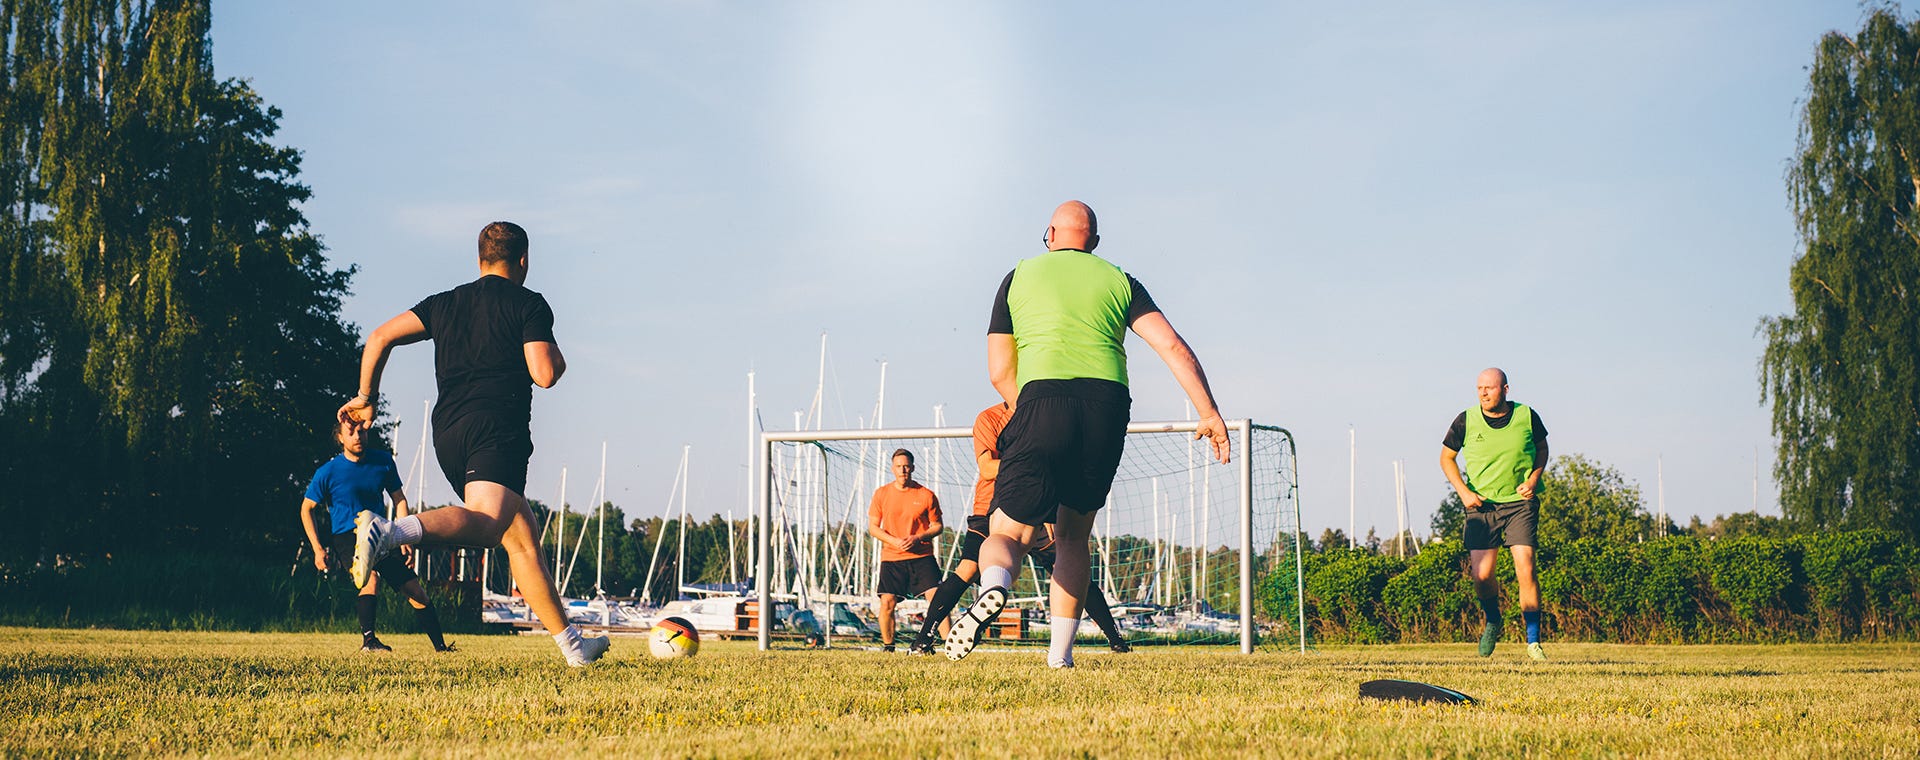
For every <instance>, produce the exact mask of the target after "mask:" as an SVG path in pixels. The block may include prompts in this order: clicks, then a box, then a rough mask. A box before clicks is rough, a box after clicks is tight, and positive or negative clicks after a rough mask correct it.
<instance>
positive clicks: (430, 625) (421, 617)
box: [413, 603, 447, 649]
mask: <svg viewBox="0 0 1920 760" xmlns="http://www.w3.org/2000/svg"><path fill="white" fill-rule="evenodd" d="M413 622H414V623H415V624H417V625H419V626H420V630H422V631H425V632H426V634H427V640H428V641H431V642H433V648H434V649H446V648H447V642H446V641H445V640H443V639H441V638H440V615H439V613H437V612H435V611H434V609H433V604H432V603H428V604H427V606H425V607H420V608H418V609H415V610H414V611H413Z"/></svg>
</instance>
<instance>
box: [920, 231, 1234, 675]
mask: <svg viewBox="0 0 1920 760" xmlns="http://www.w3.org/2000/svg"><path fill="white" fill-rule="evenodd" d="M1098 233H1099V229H1098V227H1097V226H1096V222H1095V219H1094V215H1093V209H1091V208H1089V207H1088V206H1087V204H1085V203H1081V202H1079V201H1068V202H1066V203H1063V204H1060V207H1059V208H1057V209H1054V212H1053V219H1052V220H1051V221H1050V222H1048V225H1047V231H1046V234H1045V235H1044V236H1043V237H1042V241H1043V242H1044V243H1045V244H1046V246H1047V252H1046V253H1045V254H1042V255H1039V256H1035V257H1033V258H1031V259H1027V260H1025V261H1022V262H1020V263H1019V265H1018V266H1016V267H1014V270H1013V271H1012V272H1011V273H1008V275H1007V277H1006V279H1005V280H1002V281H1001V283H1000V292H999V294H998V295H996V296H995V297H994V303H993V312H992V317H991V319H990V321H989V322H988V326H987V373H988V377H989V378H990V379H991V380H992V381H993V387H994V389H995V390H997V391H999V392H1000V398H1001V399H1003V400H1005V401H1006V402H1007V404H1008V405H1009V406H1011V407H1013V416H1012V418H1010V419H1009V420H1007V427H1006V429H1005V430H1004V431H1002V432H1001V434H1000V451H1001V460H1000V468H999V473H998V477H997V478H995V487H994V492H993V508H992V513H991V514H990V515H989V518H988V520H989V522H988V527H989V533H990V535H989V536H988V537H987V539H986V541H984V542H983V543H982V544H981V545H980V586H981V588H983V589H985V590H984V591H981V592H980V596H979V598H978V599H976V600H974V603H973V606H972V607H969V608H968V609H967V611H966V613H965V614H963V615H961V616H960V619H959V620H958V621H956V622H955V623H954V625H953V631H952V633H950V634H948V636H947V644H946V654H947V658H948V659H953V660H958V659H960V658H962V657H965V656H967V655H968V654H969V653H971V652H972V651H973V649H974V647H975V646H977V645H978V644H979V642H980V637H981V636H982V635H984V634H985V633H986V629H987V624H988V623H990V622H991V621H992V620H993V619H994V618H995V617H997V616H998V615H999V614H1000V610H1001V609H1002V608H1004V607H1005V606H1006V604H1007V589H1008V588H1010V587H1012V586H1013V570H1014V568H1016V567H1019V565H1020V560H1021V559H1023V558H1024V557H1025V556H1026V553H1027V546H1028V545H1029V544H1031V543H1033V538H1034V531H1035V530H1036V529H1039V528H1040V526H1043V525H1045V524H1047V523H1054V526H1055V531H1054V541H1055V544H1056V549H1055V551H1056V554H1057V559H1056V560H1055V562H1054V568H1053V583H1052V593H1051V595H1050V597H1049V600H1048V605H1049V607H1051V609H1052V612H1051V615H1052V620H1051V634H1050V643H1051V646H1049V647H1048V651H1047V665H1048V666H1049V667H1054V668H1070V667H1073V638H1074V635H1075V634H1077V633H1078V632H1079V628H1080V613H1081V608H1082V604H1081V598H1082V597H1083V596H1084V595H1085V594H1086V592H1087V586H1088V584H1087V580H1088V578H1089V569H1090V565H1091V564H1092V563H1091V560H1090V557H1089V552H1088V547H1087V537H1088V536H1089V535H1091V534H1092V532H1093V518H1094V514H1095V512H1097V511H1098V510H1099V509H1100V507H1101V506H1102V505H1103V504H1105V503H1106V500H1107V491H1108V490H1110V489H1111V488H1112V487H1113V474H1114V471H1115V470H1116V469H1117V468H1118V467H1119V466H1120V452H1121V449H1122V448H1123V447H1125V446H1126V433H1127V421H1128V413H1129V411H1130V409H1131V407H1132V405H1133V399H1132V398H1131V397H1130V396H1129V395H1128V392H1127V350H1126V346H1125V343H1126V337H1127V329H1128V328H1132V330H1133V332H1134V334H1136V335H1139V336H1140V337H1141V339H1143V340H1145V341H1146V342H1147V345H1149V346H1152V347H1153V350H1154V352H1155V353H1157V354H1159V356H1160V359H1161V360H1162V361H1164V362H1166V364H1167V367H1168V369H1170V370H1172V372H1173V376H1174V379H1175V380H1177V381H1179V383H1180V387H1181V388H1182V389H1184V390H1185V391H1186V392H1187V398H1188V399H1189V400H1190V401H1192V402H1193V408H1194V410H1195V411H1197V412H1198V413H1199V415H1200V424H1199V427H1198V429H1197V432H1196V433H1195V437H1196V438H1205V439H1207V440H1208V441H1209V442H1210V443H1211V444H1212V446H1213V451H1214V455H1215V456H1216V457H1217V458H1218V459H1219V460H1220V461H1221V462H1222V463H1225V462H1226V461H1227V460H1228V459H1229V456H1230V453H1231V452H1230V444H1229V442H1228V440H1227V425H1226V422H1225V421H1224V420H1222V419H1221V418H1220V411H1219V409H1218V408H1217V407H1216V406H1215V405H1214V401H1213V390H1212V389H1211V388H1209V387H1208V386H1207V375H1206V372H1205V371H1204V370H1202V369H1201V367H1200V360H1199V358H1198V357H1196V356H1194V354H1193V350H1192V349H1191V348H1189V347H1188V346H1187V342H1186V341H1185V340H1184V339H1182V338H1181V337H1180V334H1179V333H1178V332H1175V331H1174V329H1173V325H1172V324H1171V323H1169V322H1168V321H1167V318H1166V315H1164V314H1162V313H1161V312H1160V308H1159V307H1158V306H1155V305H1154V303H1153V298H1152V297H1150V296H1148V295H1147V290H1146V288H1144V287H1142V286H1141V285H1140V283H1139V282H1138V281H1137V280H1135V279H1133V278H1132V277H1131V276H1129V275H1127V273H1126V272H1123V271H1121V270H1120V268H1119V267H1116V266H1114V265H1112V264H1110V263H1107V261H1106V260H1104V259H1101V258H1100V257H1098V256H1095V255H1093V249H1094V247H1095V246H1097V245H1099V243H1100V235H1099V234H1098Z"/></svg>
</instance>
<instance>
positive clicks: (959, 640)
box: [945, 586, 1007, 661]
mask: <svg viewBox="0 0 1920 760" xmlns="http://www.w3.org/2000/svg"><path fill="white" fill-rule="evenodd" d="M1006 606H1007V590H1006V589H1003V588H1000V587H998V586H995V587H993V588H990V589H987V590H985V591H982V592H980V598H978V599H975V600H973V606H971V607H968V608H967V611H966V612H964V613H962V614H961V615H960V619H959V620H956V621H954V623H953V629H952V630H951V631H949V632H947V645H946V647H945V651H946V654H947V659H949V660H956V661H957V660H959V659H961V658H963V657H966V656H967V655H969V654H973V648H974V647H977V646H979V645H980V639H982V638H984V637H986V635H987V626H988V625H990V624H992V623H993V621H994V619H995V618H998V617H1000V610H1003V609H1006Z"/></svg>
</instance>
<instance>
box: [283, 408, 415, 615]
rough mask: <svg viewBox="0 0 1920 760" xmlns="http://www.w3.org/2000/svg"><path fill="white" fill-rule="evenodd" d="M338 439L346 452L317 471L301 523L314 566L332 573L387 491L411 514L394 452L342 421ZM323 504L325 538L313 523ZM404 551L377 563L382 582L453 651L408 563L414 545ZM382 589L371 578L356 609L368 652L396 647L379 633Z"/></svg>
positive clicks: (398, 508) (397, 507)
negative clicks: (370, 444)
mask: <svg viewBox="0 0 1920 760" xmlns="http://www.w3.org/2000/svg"><path fill="white" fill-rule="evenodd" d="M333 440H334V441H335V442H338V443H339V444H340V454H339V455H338V456H335V457H334V458H332V459H329V460H327V462H326V464H322V465H320V469H318V470H315V471H314V472H313V482H312V483H310V484H308V485H307V496H306V498H304V499H302V500H301V501H300V525H301V526H302V527H304V528H306V530H307V540H308V541H310V542H312V543H313V566H314V567H315V568H317V569H319V570H320V572H323V573H328V574H331V573H332V571H334V570H339V569H343V568H342V564H343V563H345V562H346V561H347V560H349V559H351V558H352V557H353V523H354V520H355V519H356V518H358V517H359V516H360V513H361V512H372V513H375V514H378V513H379V511H380V507H381V506H382V505H383V504H384V502H382V501H381V499H380V493H381V492H382V491H385V492H386V493H387V494H388V495H389V496H392V497H393V513H394V514H395V515H398V516H401V517H405V516H406V515H407V494H406V493H405V492H403V491H401V490H400V470H399V468H397V467H394V466H393V454H392V452H388V451H381V450H379V449H369V448H367V447H366V431H365V430H362V429H360V428H358V427H355V426H353V425H349V424H346V423H342V422H337V421H336V422H335V423H334V425H333ZM322 507H324V508H326V510H327V515H328V521H327V525H328V527H329V528H330V530H331V532H330V533H328V534H327V536H326V537H325V538H322V537H321V536H320V532H319V529H318V528H317V527H315V526H314V522H313V512H314V510H316V509H319V508H322ZM404 551H405V552H406V553H407V554H408V555H409V556H408V557H405V558H403V557H398V556H391V555H389V556H388V557H387V558H386V559H383V560H380V562H379V564H376V565H374V567H373V571H374V572H375V573H378V574H379V575H380V579H379V580H384V581H386V582H387V584H388V585H391V586H393V587H394V588H397V589H399V590H400V593H401V594H404V595H405V596H406V597H407V604H410V605H412V606H413V619H414V622H415V623H417V624H418V625H419V626H420V630H422V631H426V633H427V640H429V641H431V642H433V651H435V652H451V651H453V647H452V646H451V645H449V644H448V643H447V642H446V640H445V639H444V638H442V637H441V634H440V616H439V613H437V612H436V611H435V610H434V608H433V602H431V601H428V600H427V592H426V591H424V590H422V589H421V588H420V577H419V576H417V575H414V574H413V568H411V567H408V566H407V565H408V560H409V559H411V556H410V555H411V554H412V553H413V550H412V548H411V547H409V548H407V549H405V550H404ZM379 590H380V583H379V581H377V580H373V579H369V580H368V581H367V585H365V586H362V587H360V593H359V595H358V596H355V597H354V599H353V612H354V614H355V615H356V616H358V617H359V619H360V651H362V652H391V651H393V648H392V647H389V646H387V645H386V644H382V643H380V637H378V636H375V635H374V633H373V619H374V594H375V593H378V592H379Z"/></svg>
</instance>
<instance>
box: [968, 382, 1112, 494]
mask: <svg viewBox="0 0 1920 760" xmlns="http://www.w3.org/2000/svg"><path fill="white" fill-rule="evenodd" d="M1132 406H1133V399H1132V398H1131V397H1129V396H1128V395H1127V386H1125V385H1121V384H1120V383H1116V382H1113V381H1111V380H1095V379H1091V378H1080V379H1075V380H1034V381H1030V382H1028V383H1027V384H1026V385H1025V386H1023V387H1022V388H1021V389H1020V402H1019V403H1018V404H1017V405H1015V407H1014V410H1013V418H1012V419H1009V420H1007V427H1006V429H1005V430H1002V431H1001V432H1000V441H999V444H1000V476H999V477H998V478H995V479H994V486H993V508H994V509H997V510H1000V511H1002V512H1005V513H1007V516H1008V517H1011V518H1013V519H1014V520H1017V521H1019V522H1020V523H1022V524H1024V525H1032V526H1035V527H1038V526H1040V525H1043V524H1045V523H1050V522H1053V521H1054V510H1055V508H1056V507H1060V506H1065V507H1067V508H1069V509H1072V510H1074V511H1076V512H1081V513H1090V512H1093V511H1095V510H1098V509H1100V507H1101V506H1103V505H1105V504H1106V501H1107V492H1108V491H1110V490H1112V488H1113V475H1114V472H1115V471H1116V470H1118V469H1119V467H1120V454H1121V451H1122V449H1123V448H1124V447H1125V446H1126V440H1127V418H1128V415H1129V413H1130V412H1131V410H1132Z"/></svg>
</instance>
